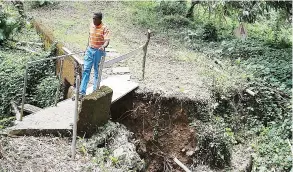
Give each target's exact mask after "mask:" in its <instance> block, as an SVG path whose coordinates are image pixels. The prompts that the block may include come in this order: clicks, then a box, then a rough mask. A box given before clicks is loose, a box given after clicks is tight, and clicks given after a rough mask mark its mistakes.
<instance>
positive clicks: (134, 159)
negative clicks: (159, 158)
mask: <svg viewBox="0 0 293 172" xmlns="http://www.w3.org/2000/svg"><path fill="white" fill-rule="evenodd" d="M132 134H133V133H132V132H129V131H128V130H127V129H126V127H125V126H124V125H122V124H119V123H114V122H112V121H109V122H108V123H107V124H105V125H104V126H102V127H99V128H98V131H97V134H95V135H93V136H92V137H91V138H90V139H88V141H87V143H86V146H85V147H86V150H88V152H90V153H91V154H92V155H94V156H95V157H99V158H100V159H101V161H102V162H103V164H104V167H103V169H106V170H107V171H115V172H119V171H121V172H123V171H143V169H144V166H145V162H144V161H143V160H142V159H141V158H140V156H139V155H138V153H137V152H136V147H135V145H134V142H135V140H132V139H130V138H131V136H132ZM103 157H106V158H103ZM109 157H112V158H109ZM117 164H119V170H118V169H117V168H116V166H117ZM100 168H101V167H99V168H98V169H96V170H98V171H99V170H100V171H105V170H103V169H100Z"/></svg>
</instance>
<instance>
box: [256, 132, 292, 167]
mask: <svg viewBox="0 0 293 172" xmlns="http://www.w3.org/2000/svg"><path fill="white" fill-rule="evenodd" d="M253 148H254V150H255V154H254V155H253V157H254V161H253V169H252V171H253V172H254V171H284V172H286V171H287V172H289V171H290V170H291V168H292V154H291V150H290V146H289V140H288V139H285V138H284V136H283V132H282V130H280V128H279V127H269V128H263V129H262V131H261V134H260V137H259V139H258V143H257V144H253ZM264 162H265V163H264Z"/></svg>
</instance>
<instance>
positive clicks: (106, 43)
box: [99, 39, 110, 51]
mask: <svg viewBox="0 0 293 172" xmlns="http://www.w3.org/2000/svg"><path fill="white" fill-rule="evenodd" d="M109 42H110V39H106V40H105V42H104V44H103V45H102V46H101V47H100V48H99V49H100V50H102V51H105V48H107V47H108V45H109Z"/></svg>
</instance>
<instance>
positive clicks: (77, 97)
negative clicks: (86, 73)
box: [71, 75, 80, 160]
mask: <svg viewBox="0 0 293 172" xmlns="http://www.w3.org/2000/svg"><path fill="white" fill-rule="evenodd" d="M75 81H76V89H75V106H74V117H73V134H72V143H71V159H72V160H74V158H75V150H76V135H77V120H78V99H79V83H80V76H79V75H77V76H76V80H75Z"/></svg>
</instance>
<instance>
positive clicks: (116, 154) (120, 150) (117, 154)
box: [113, 147, 124, 158]
mask: <svg viewBox="0 0 293 172" xmlns="http://www.w3.org/2000/svg"><path fill="white" fill-rule="evenodd" d="M123 152H124V150H123V148H121V147H120V148H117V149H115V150H114V152H113V154H114V157H116V158H119V157H120V156H122V155H123Z"/></svg>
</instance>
